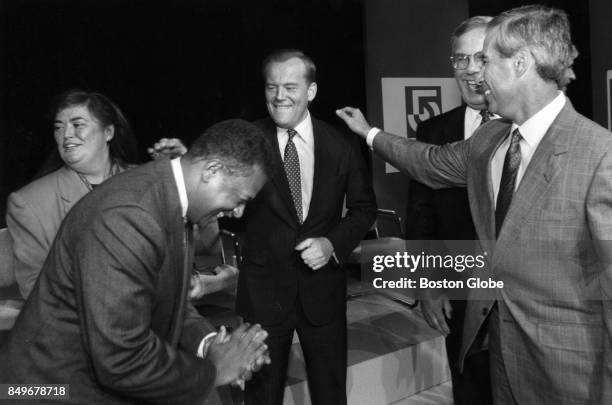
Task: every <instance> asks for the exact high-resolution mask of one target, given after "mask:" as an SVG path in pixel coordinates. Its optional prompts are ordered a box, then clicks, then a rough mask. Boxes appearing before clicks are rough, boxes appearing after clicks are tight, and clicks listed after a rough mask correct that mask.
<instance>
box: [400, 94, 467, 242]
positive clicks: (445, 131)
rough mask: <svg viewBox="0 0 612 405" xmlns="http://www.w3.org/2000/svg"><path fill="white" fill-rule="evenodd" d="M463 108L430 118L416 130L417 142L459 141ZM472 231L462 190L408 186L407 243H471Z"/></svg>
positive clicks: (461, 138)
mask: <svg viewBox="0 0 612 405" xmlns="http://www.w3.org/2000/svg"><path fill="white" fill-rule="evenodd" d="M465 109H466V107H465V106H460V107H457V108H455V109H452V110H450V111H448V112H446V113H444V114H440V115H437V116H435V117H433V118H430V119H428V120H426V121H424V122H422V123H421V124H419V126H418V128H417V133H416V138H417V139H418V140H419V141H422V142H427V143H431V144H434V145H444V144H445V143H452V142H457V141H461V140H463V134H464V131H465V129H464V121H465ZM476 238H477V236H476V229H474V222H473V221H472V215H471V213H470V203H469V201H468V194H467V189H466V188H465V187H453V188H444V189H439V190H433V189H431V188H429V187H427V186H425V185H423V184H421V183H419V182H416V181H412V182H411V183H410V194H409V197H408V210H407V212H406V239H408V240H475V239H476Z"/></svg>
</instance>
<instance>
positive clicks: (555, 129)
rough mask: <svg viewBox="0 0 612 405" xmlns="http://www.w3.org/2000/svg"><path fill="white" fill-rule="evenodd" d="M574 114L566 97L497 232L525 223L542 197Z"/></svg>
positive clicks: (562, 151) (558, 166)
mask: <svg viewBox="0 0 612 405" xmlns="http://www.w3.org/2000/svg"><path fill="white" fill-rule="evenodd" d="M572 113H574V114H575V111H574V109H573V107H572V106H571V104H570V102H569V100H567V101H566V105H565V106H564V108H563V110H561V112H560V113H559V115H558V116H557V118H555V120H554V121H553V123H552V125H551V126H550V128H548V131H547V132H546V134H545V135H544V137H543V138H542V140H541V141H540V144H539V145H538V147H537V149H536V151H535V153H534V154H533V157H532V158H531V161H530V162H529V165H528V166H527V168H526V170H525V174H524V175H523V178H522V179H521V182H520V184H519V186H518V189H517V190H516V192H515V193H514V196H513V197H512V203H511V204H510V208H509V210H508V213H507V215H506V218H505V220H504V227H503V228H502V231H501V233H500V235H499V236H500V239H501V238H502V237H508V236H509V235H510V234H512V233H513V231H512V230H517V229H519V228H520V227H521V226H522V224H523V223H524V222H525V220H526V218H527V217H528V215H529V213H530V211H531V210H532V209H534V207H536V206H538V204H539V201H540V200H541V198H542V196H543V195H545V194H546V190H547V189H548V187H549V186H550V184H551V182H552V180H553V179H554V178H555V177H556V176H557V175H558V174H559V173H560V172H561V170H562V165H561V160H562V158H563V155H565V154H566V153H567V152H568V150H569V142H570V138H571V134H572V133H573V129H572V128H573V127H572V125H571V122H572V120H571V115H572Z"/></svg>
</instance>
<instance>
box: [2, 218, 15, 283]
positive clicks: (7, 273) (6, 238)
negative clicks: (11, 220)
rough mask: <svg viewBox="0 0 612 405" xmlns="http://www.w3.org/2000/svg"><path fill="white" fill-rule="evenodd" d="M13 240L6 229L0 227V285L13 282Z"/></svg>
mask: <svg viewBox="0 0 612 405" xmlns="http://www.w3.org/2000/svg"><path fill="white" fill-rule="evenodd" d="M15 282H16V281H15V266H14V263H13V241H12V239H11V235H10V234H9V233H8V229H6V228H2V229H0V287H6V286H9V285H11V284H14V283H15Z"/></svg>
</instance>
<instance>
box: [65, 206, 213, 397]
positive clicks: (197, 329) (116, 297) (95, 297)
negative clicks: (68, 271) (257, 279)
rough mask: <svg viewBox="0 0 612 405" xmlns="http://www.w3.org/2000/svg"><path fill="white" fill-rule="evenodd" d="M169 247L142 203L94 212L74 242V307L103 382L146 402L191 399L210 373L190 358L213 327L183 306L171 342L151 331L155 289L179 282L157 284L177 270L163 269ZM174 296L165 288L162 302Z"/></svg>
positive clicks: (204, 385)
mask: <svg viewBox="0 0 612 405" xmlns="http://www.w3.org/2000/svg"><path fill="white" fill-rule="evenodd" d="M167 250H168V246H167V240H166V232H165V230H164V228H163V227H162V226H161V225H160V224H159V223H158V222H157V220H156V219H155V218H154V217H153V216H152V215H151V214H150V213H149V212H147V211H146V210H144V209H143V208H141V207H138V206H125V207H120V208H114V209H111V210H107V211H106V212H105V213H104V214H103V215H98V216H97V217H96V218H95V219H94V221H93V223H91V224H89V227H88V228H87V229H86V230H85V231H84V233H83V237H81V238H80V239H79V243H77V246H75V247H74V255H75V257H74V259H73V265H74V268H75V269H77V270H76V271H75V278H76V279H75V288H76V290H77V292H76V295H77V307H78V308H77V310H78V311H79V313H80V319H81V324H82V327H81V329H82V331H83V341H84V344H85V345H86V350H87V351H88V352H89V353H90V358H91V361H92V367H93V369H94V372H95V374H96V377H97V379H98V381H99V382H100V383H101V384H102V385H104V386H105V387H107V388H109V389H112V390H113V391H116V392H118V393H121V394H123V395H126V396H129V397H133V398H139V399H144V400H147V401H151V402H159V403H168V402H172V403H195V401H200V400H201V399H202V398H203V397H204V396H205V394H206V392H207V391H208V390H209V389H210V388H211V387H212V385H213V383H214V380H215V367H214V365H213V364H212V363H211V362H210V361H209V360H207V359H199V358H197V357H196V351H197V347H198V345H199V342H200V340H201V339H202V338H203V337H204V336H205V334H206V333H207V332H209V331H210V330H211V328H210V325H209V324H208V323H206V322H205V321H204V320H203V318H201V317H199V316H198V315H197V314H196V313H195V311H194V310H193V308H192V307H190V306H188V307H187V310H186V314H185V320H184V321H185V322H184V329H183V332H182V334H181V340H180V344H179V346H178V347H177V348H175V347H173V346H171V345H170V344H169V342H167V341H165V340H164V339H162V338H160V336H158V335H157V334H156V333H155V332H154V331H153V329H152V324H153V322H154V321H155V320H154V319H152V314H153V310H154V307H155V305H159V304H160V303H159V302H158V298H159V297H158V295H159V289H160V288H167V289H179V288H180V287H179V286H178V283H174V282H171V283H169V285H160V281H161V280H160V278H161V277H164V280H165V281H166V282H167V281H168V280H176V277H177V276H175V275H173V274H172V275H168V274H164V272H166V273H167V272H169V271H171V272H175V271H176V269H174V268H172V267H170V266H171V265H169V262H168V260H170V262H171V261H172V257H169V254H170V255H171V254H172V253H168V252H167ZM164 266H165V267H164ZM174 294H178V295H180V294H181V292H180V291H175V292H174ZM172 297H173V293H172V292H169V293H168V294H167V298H166V301H165V302H164V301H162V302H161V303H162V304H164V303H165V304H168V303H169V302H170V303H171V300H172V299H173V298H172ZM179 301H180V300H179ZM166 322H173V321H172V320H170V321H168V320H166Z"/></svg>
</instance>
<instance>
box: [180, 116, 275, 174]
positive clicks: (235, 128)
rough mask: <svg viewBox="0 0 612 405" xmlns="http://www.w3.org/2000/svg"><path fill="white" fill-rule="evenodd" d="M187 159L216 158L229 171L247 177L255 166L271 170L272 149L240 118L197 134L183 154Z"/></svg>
mask: <svg viewBox="0 0 612 405" xmlns="http://www.w3.org/2000/svg"><path fill="white" fill-rule="evenodd" d="M185 156H186V157H187V158H189V159H192V160H193V159H198V158H204V159H219V160H220V161H221V162H222V163H223V165H224V167H225V169H226V170H227V171H228V173H229V174H232V175H237V176H248V175H250V174H251V172H252V168H253V166H255V165H258V166H260V167H261V169H262V170H263V172H264V173H265V174H266V175H267V176H268V177H269V176H270V175H271V174H272V173H273V163H272V162H273V159H272V156H273V155H272V148H271V146H270V144H269V142H268V140H267V139H266V137H265V136H264V134H263V132H262V131H261V129H259V127H257V126H256V125H254V124H252V123H250V122H247V121H245V120H241V119H231V120H227V121H222V122H219V123H217V124H214V125H213V126H211V127H210V128H208V129H207V130H206V131H204V133H203V134H202V135H200V136H199V137H198V138H197V139H196V140H195V141H194V142H193V144H192V145H191V147H190V148H189V151H188V152H187V154H186V155H185Z"/></svg>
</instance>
